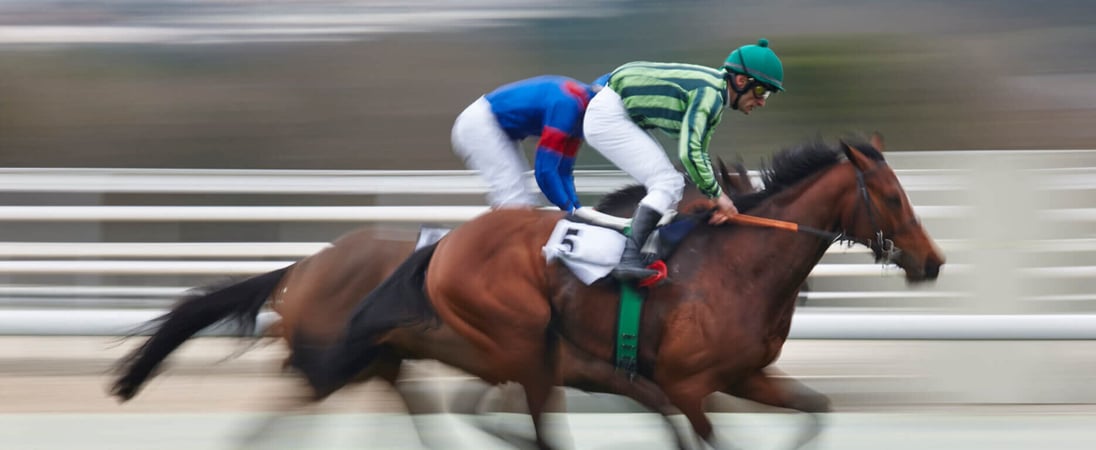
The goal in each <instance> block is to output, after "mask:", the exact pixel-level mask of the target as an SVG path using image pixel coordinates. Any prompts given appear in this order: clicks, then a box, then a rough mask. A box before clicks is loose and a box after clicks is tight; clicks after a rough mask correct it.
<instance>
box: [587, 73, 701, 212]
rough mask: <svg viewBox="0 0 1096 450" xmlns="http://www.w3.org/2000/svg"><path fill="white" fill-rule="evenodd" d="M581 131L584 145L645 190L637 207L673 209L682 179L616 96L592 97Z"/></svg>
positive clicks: (600, 94)
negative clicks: (625, 173) (584, 139)
mask: <svg viewBox="0 0 1096 450" xmlns="http://www.w3.org/2000/svg"><path fill="white" fill-rule="evenodd" d="M583 129H584V130H585V132H586V142H588V143H589V144H590V145H591V146H593V147H594V148H596V149H597V150H598V152H600V153H601V154H602V156H604V157H605V159H608V160H609V162H611V163H613V164H614V165H616V166H617V167H619V168H620V170H623V171H624V172H627V173H628V175H631V176H632V178H635V179H636V180H637V181H639V182H640V183H643V185H644V186H646V187H647V196H646V197H643V200H640V203H641V204H643V205H646V206H648V207H650V208H652V209H654V210H656V211H658V212H660V213H662V214H665V213H667V212H668V211H670V210H673V209H674V208H676V207H677V203H678V202H680V201H681V193H682V191H683V190H684V189H685V178H684V177H683V176H682V175H681V174H680V173H679V172H678V171H677V170H676V169H674V165H673V164H671V163H670V160H669V158H667V157H666V151H665V150H663V149H662V146H661V145H659V144H658V141H656V140H655V138H653V137H651V135H650V134H648V133H647V132H646V131H645V130H643V129H642V128H640V127H639V125H636V124H635V122H633V121H632V119H631V117H629V116H628V111H627V110H626V109H624V102H623V101H621V99H620V95H619V94H617V93H616V92H614V91H613V90H612V89H609V88H608V87H606V88H603V89H601V91H599V92H598V93H597V95H594V98H593V99H591V100H590V104H589V106H587V107H586V119H585V121H584V122H583Z"/></svg>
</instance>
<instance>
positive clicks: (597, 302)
mask: <svg viewBox="0 0 1096 450" xmlns="http://www.w3.org/2000/svg"><path fill="white" fill-rule="evenodd" d="M882 150H883V143H882V139H881V138H880V137H879V136H878V135H873V136H872V139H871V140H870V141H869V142H844V141H843V142H841V143H840V145H839V146H827V145H825V144H824V143H822V142H820V141H816V142H812V143H809V144H807V145H804V146H802V147H797V148H792V149H789V150H785V151H782V152H780V153H778V154H777V155H776V156H775V157H774V159H773V162H772V167H771V168H770V169H769V170H768V171H767V172H766V173H765V174H764V177H763V178H764V181H765V189H764V190H762V191H761V192H758V193H755V194H751V195H748V196H745V197H743V198H739V199H736V200H735V201H736V203H737V204H738V205H739V209H740V210H742V211H746V212H749V213H750V214H751V215H753V216H760V217H762V218H768V219H770V222H769V223H773V222H772V220H778V221H781V222H780V223H783V224H789V223H790V224H795V226H794V227H792V228H794V229H797V230H799V231H800V232H794V233H793V232H789V231H787V227H784V228H783V229H776V228H768V227H756V226H740V225H733V226H710V225H707V224H706V220H704V219H705V218H706V214H705V213H704V211H707V213H708V214H710V211H711V207H712V204H711V202H710V201H702V200H700V197H699V192H698V191H696V190H695V188H691V187H690V188H689V191H688V192H687V195H686V196H685V198H684V199H683V201H682V202H681V206H680V207H679V213H680V214H681V215H682V216H686V217H692V218H693V220H695V221H696V223H697V225H696V228H695V230H693V231H692V232H691V233H690V234H689V235H688V236H687V237H686V238H685V239H684V240H683V241H682V242H681V243H680V246H679V247H678V248H677V250H676V252H675V253H674V254H673V255H671V256H670V258H669V259H668V261H667V263H668V267H669V273H670V276H671V278H672V282H670V283H665V284H662V285H657V286H654V287H652V288H650V289H649V290H648V291H647V298H646V301H645V303H644V311H643V315H642V320H641V326H640V336H639V343H640V344H639V362H638V371H637V373H634V374H625V373H622V372H618V371H613V370H612V363H611V362H610V361H612V358H613V352H614V342H615V341H614V337H615V330H614V328H615V324H616V320H615V319H616V312H617V301H616V299H617V297H618V296H619V294H620V287H619V285H618V284H617V283H616V282H614V281H612V280H608V279H603V280H602V281H598V282H595V283H593V284H592V285H589V286H587V285H584V284H583V283H581V282H580V281H578V280H577V279H576V278H574V277H573V276H572V275H571V274H570V273H569V271H568V270H567V269H566V268H564V267H562V266H560V265H558V264H548V263H546V262H545V260H544V258H543V256H542V255H541V247H542V246H543V245H544V243H545V242H546V241H547V239H548V236H549V234H550V233H551V232H552V230H553V228H554V226H555V224H556V222H557V221H558V220H559V219H560V218H561V217H562V213H558V212H547V211H533V210H495V211H491V212H488V213H486V214H484V215H482V216H479V217H478V218H476V219H474V220H472V221H470V222H467V223H465V224H464V225H462V226H460V227H458V228H457V229H455V230H454V231H452V232H451V233H450V234H449V235H448V236H446V237H445V238H444V239H442V240H441V241H440V242H439V243H438V244H436V245H434V246H430V247H427V248H424V249H422V250H419V251H417V252H415V253H414V254H413V255H412V256H411V257H410V258H409V259H408V260H407V261H406V262H405V263H404V264H403V265H402V266H401V267H400V268H398V269H397V270H396V271H395V272H394V273H393V275H392V276H391V277H390V278H389V279H388V280H386V281H385V282H384V283H383V284H382V285H381V286H380V287H378V288H377V289H376V290H374V291H373V292H372V293H371V294H370V295H369V296H368V297H367V298H366V299H365V301H363V302H362V303H361V304H360V305H359V306H358V308H357V310H356V311H355V313H354V314H353V316H352V317H351V319H350V321H349V322H348V325H347V328H346V330H345V332H344V333H343V334H342V337H341V338H339V339H338V340H337V341H336V342H335V343H334V344H333V345H325V344H322V343H321V342H322V340H319V339H317V340H313V339H312V338H311V337H310V336H309V335H308V333H307V332H306V331H304V330H299V331H298V334H297V335H296V339H295V341H294V352H293V364H294V365H295V366H296V367H298V368H300V369H301V370H302V371H303V372H304V373H305V374H306V376H307V378H308V380H309V383H310V384H312V386H313V388H314V389H315V390H316V392H317V393H318V395H321V396H322V395H326V394H327V393H330V392H332V391H334V390H335V389H337V388H339V387H341V386H342V385H343V384H344V383H346V382H348V381H349V380H351V379H353V378H354V377H356V376H359V374H361V373H362V371H363V370H381V369H383V368H384V367H386V366H389V365H391V364H392V362H393V361H394V360H398V359H399V358H402V357H406V356H415V357H423V356H426V357H432V358H436V359H440V360H442V361H443V362H447V363H450V364H453V365H456V366H458V367H461V368H464V369H465V370H467V371H469V372H471V373H473V374H475V375H477V376H479V377H481V378H483V379H484V380H487V381H489V382H502V381H516V382H518V383H520V384H521V385H522V386H523V387H524V389H525V393H526V401H527V406H528V408H529V412H530V414H531V415H532V418H533V424H534V428H535V429H536V431H537V444H538V445H539V446H540V447H542V448H549V445H548V443H547V442H546V440H545V439H544V437H543V435H542V433H541V429H540V415H541V413H542V412H543V409H544V404H545V402H546V401H547V398H548V395H549V391H550V388H551V387H552V386H553V384H554V382H555V381H556V380H555V376H556V374H559V373H570V374H573V373H574V372H573V367H567V368H562V369H561V364H566V362H567V361H581V363H582V364H583V366H584V367H585V368H586V371H585V372H584V373H585V375H586V377H585V379H583V380H581V382H574V380H570V381H567V384H568V385H575V384H578V385H580V386H581V387H583V388H585V389H588V390H606V391H610V392H616V393H621V394H624V395H629V396H631V397H633V398H634V399H636V400H638V401H640V403H642V404H644V405H646V406H648V407H651V408H652V409H653V410H655V411H658V412H660V413H663V414H664V415H665V414H667V413H668V412H669V411H673V409H674V408H676V409H677V410H678V411H680V412H681V413H683V414H684V415H685V416H686V418H687V419H688V420H689V422H690V424H691V426H692V428H693V431H694V432H695V433H696V434H697V435H699V436H700V437H701V438H703V439H705V440H706V441H708V442H709V443H711V444H713V445H718V443H717V441H716V440H715V437H714V434H713V430H712V426H711V422H710V421H709V420H708V418H707V417H706V416H705V414H704V411H703V405H702V403H703V400H704V398H705V397H707V396H708V395H709V394H712V393H715V392H724V393H727V394H730V395H733V396H737V397H741V398H745V399H749V400H753V401H757V402H760V403H763V404H768V405H772V406H777V407H784V408H791V409H795V410H799V411H804V412H808V413H820V412H825V411H828V410H829V400H828V399H827V398H826V397H825V396H824V395H822V394H819V393H817V392H814V391H812V390H810V389H808V388H806V387H805V386H803V385H802V384H800V383H798V382H796V381H794V380H791V379H787V378H777V377H774V376H772V375H773V372H772V371H771V370H769V369H767V367H768V366H769V365H770V364H771V363H772V362H773V361H775V360H776V358H777V357H778V356H779V354H780V350H781V348H782V346H783V344H784V342H785V340H786V339H787V336H788V331H789V329H790V326H791V320H792V315H793V312H794V309H795V300H796V297H797V292H798V290H799V287H800V286H801V285H802V283H803V281H804V280H805V279H806V277H807V275H808V274H809V273H810V271H811V270H812V268H813V267H814V266H815V265H816V264H817V263H818V261H819V260H820V259H821V258H822V255H823V254H824V253H825V251H826V249H827V248H828V247H829V246H830V244H831V243H832V242H833V241H834V240H835V239H845V240H849V241H853V242H859V243H862V244H864V245H866V246H868V247H869V248H870V249H871V251H872V253H873V254H874V256H875V259H876V261H877V262H883V263H893V264H896V265H898V266H899V267H900V268H902V269H903V270H904V271H905V275H906V280H907V281H908V282H911V283H914V282H923V281H928V280H934V279H935V278H936V277H937V275H938V274H939V270H940V267H941V266H942V265H943V264H944V256H943V255H942V253H941V252H940V250H939V249H938V248H937V246H936V245H935V243H934V242H933V241H932V239H931V238H930V237H929V235H928V234H927V232H926V231H925V230H924V228H923V227H922V225H921V223H920V221H919V220H918V218H917V216H916V215H915V214H914V212H913V208H912V206H911V204H910V202H909V199H908V197H907V196H906V194H905V192H904V190H903V189H902V186H901V184H900V183H899V180H898V178H897V177H896V175H895V173H894V171H893V170H892V169H891V168H890V167H889V166H888V165H887V163H886V160H885V158H884V156H883V154H882V152H881V151H882ZM698 206H702V207H703V208H698ZM698 211H699V212H700V214H698ZM394 311H395V312H394ZM454 334H455V335H458V336H460V337H461V338H463V339H453V335H454ZM454 342H456V343H458V344H456V345H453V343H454ZM447 344H448V345H447ZM561 349H562V350H561ZM560 351H563V352H564V353H566V354H569V355H570V356H569V357H567V358H558V357H557V356H556V355H557V353H558V352H560ZM594 373H596V374H597V376H593V375H592V374H594ZM652 381H653V383H654V385H653V386H652V383H651V382H652ZM671 406H672V407H671ZM811 417H812V418H813V417H814V416H813V415H812V416H811ZM819 429H820V427H819V426H818V421H817V420H814V421H813V422H812V426H810V427H808V429H807V430H805V432H803V433H801V434H800V436H798V438H797V440H796V445H797V446H799V445H801V444H804V443H806V442H808V441H810V440H811V439H812V438H813V437H814V436H815V435H816V434H817V433H818V431H819ZM678 446H679V447H683V442H682V440H681V438H680V436H678Z"/></svg>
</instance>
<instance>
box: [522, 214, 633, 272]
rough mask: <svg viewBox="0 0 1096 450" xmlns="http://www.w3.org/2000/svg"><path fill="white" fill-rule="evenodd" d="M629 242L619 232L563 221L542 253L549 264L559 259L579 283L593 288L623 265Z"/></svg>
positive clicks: (553, 232) (553, 231)
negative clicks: (623, 256)
mask: <svg viewBox="0 0 1096 450" xmlns="http://www.w3.org/2000/svg"><path fill="white" fill-rule="evenodd" d="M625 239H627V238H626V237H625V236H624V235H623V234H621V233H620V232H619V231H616V230H612V229H609V228H604V227H600V226H596V225H590V224H585V223H578V222H572V221H570V220H567V219H561V220H560V221H559V222H557V223H556V228H555V229H553V230H552V235H551V236H549V237H548V243H546V244H545V245H544V247H543V249H542V250H543V253H544V257H545V259H547V261H548V262H549V263H551V262H552V261H554V260H556V259H559V260H560V261H562V262H563V264H564V265H566V266H567V268H568V269H571V272H572V273H574V274H575V276H576V277H577V278H578V279H579V280H581V281H582V282H583V283H586V284H591V283H593V282H595V281H597V280H599V279H601V278H603V277H605V276H606V275H609V272H612V270H613V268H614V267H616V265H617V264H618V263H619V262H620V257H621V255H623V254H624V240H625Z"/></svg>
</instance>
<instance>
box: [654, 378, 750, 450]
mask: <svg viewBox="0 0 1096 450" xmlns="http://www.w3.org/2000/svg"><path fill="white" fill-rule="evenodd" d="M662 386H663V390H664V391H665V392H666V395H667V397H669V398H670V402H671V403H673V405H674V406H676V407H677V409H678V410H679V411H681V413H682V414H684V415H685V418H686V419H688V420H689V425H691V426H692V427H693V432H695V433H696V435H697V436H700V438H701V439H704V441H705V442H707V443H708V444H710V445H711V446H713V447H715V448H734V447H727V446H720V445H719V444H717V443H716V441H715V435H714V434H713V433H712V422H711V420H708V416H707V415H705V414H704V398H705V397H707V396H708V394H710V393H711V392H713V391H714V390H709V389H706V386H703V385H701V384H697V383H688V382H685V381H681V382H676V383H672V384H671V383H664V384H662Z"/></svg>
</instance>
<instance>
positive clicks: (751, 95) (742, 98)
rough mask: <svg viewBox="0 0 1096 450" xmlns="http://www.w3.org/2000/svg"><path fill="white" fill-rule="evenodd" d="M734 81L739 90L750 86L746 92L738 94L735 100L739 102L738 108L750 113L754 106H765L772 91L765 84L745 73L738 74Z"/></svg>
mask: <svg viewBox="0 0 1096 450" xmlns="http://www.w3.org/2000/svg"><path fill="white" fill-rule="evenodd" d="M732 82H733V83H734V84H735V87H736V88H738V89H739V90H742V88H749V89H748V90H747V91H746V92H743V93H742V94H740V95H736V97H737V98H735V100H734V101H736V102H738V110H739V111H742V114H749V113H750V112H751V111H753V109H754V108H761V107H763V106H765V102H766V101H767V99H768V97H769V95H770V94H771V92H772V91H770V90H768V89H766V88H765V86H764V85H762V84H760V83H757V82H756V81H754V80H753V79H752V78H750V77H747V76H745V75H738V74H736V75H735V76H734V78H733V79H732Z"/></svg>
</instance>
